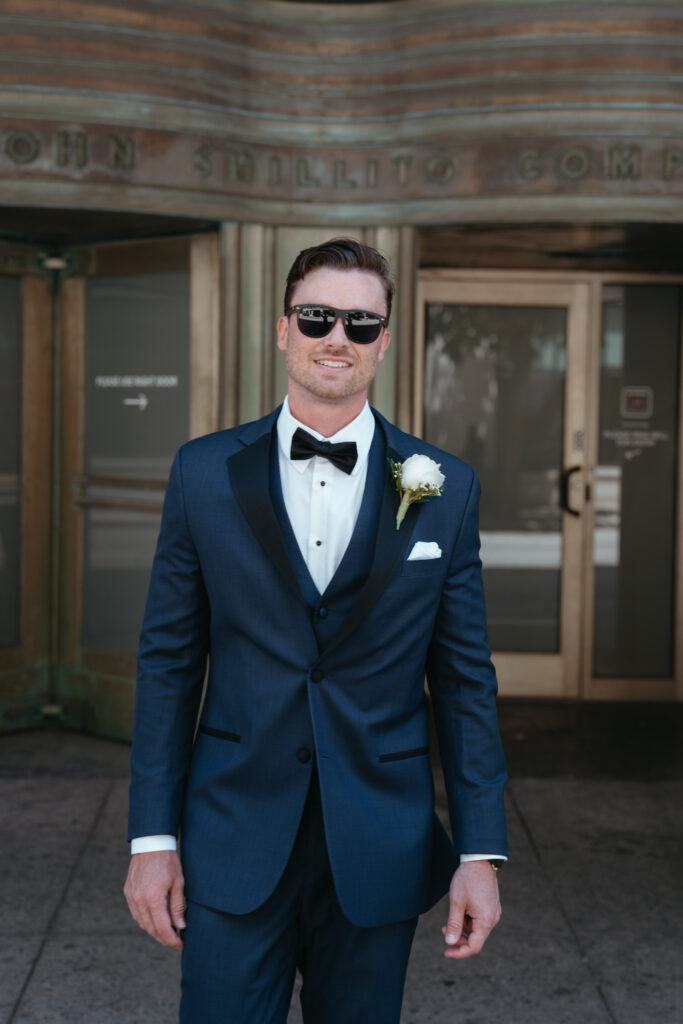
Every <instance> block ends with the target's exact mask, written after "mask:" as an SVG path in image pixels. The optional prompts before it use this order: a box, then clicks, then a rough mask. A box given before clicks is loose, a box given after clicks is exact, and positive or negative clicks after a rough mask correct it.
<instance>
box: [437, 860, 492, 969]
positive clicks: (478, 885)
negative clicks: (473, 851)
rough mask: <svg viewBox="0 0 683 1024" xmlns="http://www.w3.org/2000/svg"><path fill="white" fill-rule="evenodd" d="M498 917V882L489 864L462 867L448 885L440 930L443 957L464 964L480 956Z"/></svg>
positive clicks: (467, 862) (471, 863) (485, 861)
mask: <svg viewBox="0 0 683 1024" xmlns="http://www.w3.org/2000/svg"><path fill="white" fill-rule="evenodd" d="M500 915H501V908H500V898H499V896H498V879H497V877H496V872H495V871H494V870H493V868H492V867H491V865H490V864H489V862H488V861H487V860H471V861H466V862H465V863H464V864H461V865H460V867H459V868H458V870H457V871H456V872H455V874H454V875H453V880H452V882H451V888H450V911H449V914H448V924H447V925H446V926H445V928H442V929H441V931H442V932H443V934H444V937H445V939H446V949H445V950H444V956H447V957H449V958H450V959H451V960H464V959H465V957H468V956H474V954H475V953H480V952H481V949H482V947H483V945H484V943H485V942H486V940H487V938H488V937H489V934H490V932H491V931H493V929H494V928H495V926H496V925H497V924H498V922H499V921H500Z"/></svg>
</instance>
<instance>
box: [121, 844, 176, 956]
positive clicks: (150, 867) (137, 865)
mask: <svg viewBox="0 0 683 1024" xmlns="http://www.w3.org/2000/svg"><path fill="white" fill-rule="evenodd" d="M184 887H185V879H184V878H183V869H182V867H181V864H180V857H179V856H178V854H177V853H176V852H175V851H174V850H159V851H158V852H156V853H134V854H133V856H132V857H131V858H130V867H129V868H128V877H127V878H126V884H125V885H124V887H123V894H124V896H125V897H126V902H127V903H128V909H129V910H130V912H131V914H132V915H133V917H134V919H135V920H136V921H137V923H138V924H139V925H140V927H141V928H142V929H143V930H144V931H146V932H147V933H148V934H149V935H151V936H152V938H153V939H156V940H157V942H160V943H161V945H162V946H173V947H174V948H175V949H182V948H183V941H182V939H181V938H180V936H179V935H178V934H177V933H176V932H175V931H174V930H173V929H174V928H177V929H178V930H181V929H182V928H184V927H185V918H184V916H183V915H184V912H185V896H184Z"/></svg>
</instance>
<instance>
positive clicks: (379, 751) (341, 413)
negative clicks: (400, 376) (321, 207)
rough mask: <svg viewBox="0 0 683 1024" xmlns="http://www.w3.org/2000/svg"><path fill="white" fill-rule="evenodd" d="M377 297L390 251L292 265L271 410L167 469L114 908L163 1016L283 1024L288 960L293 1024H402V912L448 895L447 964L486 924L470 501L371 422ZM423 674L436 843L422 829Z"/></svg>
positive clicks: (412, 449) (490, 688) (489, 817)
mask: <svg viewBox="0 0 683 1024" xmlns="http://www.w3.org/2000/svg"><path fill="white" fill-rule="evenodd" d="M392 293H393V286H392V283H391V281H390V278H389V275H388V267H387V264H386V261H385V260H384V259H383V257H382V256H381V255H380V254H379V253H377V252H376V251H375V250H373V249H370V248H368V247H366V246H362V245H360V244H359V243H357V242H355V241H353V240H350V239H333V240H332V241H330V242H327V243H325V244H323V245H321V246H315V247H313V248H312V249H308V250H304V252H302V253H300V255H299V256H298V257H297V260H296V261H295V263H294V265H293V267H292V269H291V270H290V273H289V276H288V280H287V289H286V293H285V303H284V314H283V316H281V317H280V319H279V321H278V327H277V331H278V347H279V348H280V349H281V350H282V351H283V352H284V354H285V364H286V369H287V377H288V394H287V398H286V400H285V402H284V404H283V406H282V407H281V408H280V409H276V410H275V412H273V413H271V414H270V415H269V416H266V417H264V418H263V419H261V420H259V421H257V422H255V423H249V424H247V425H246V426H242V427H237V428H235V429H233V430H227V431H221V432H219V433H216V434H211V435H209V436H207V437H203V438H199V439H197V440H194V441H191V442H189V443H188V444H186V445H184V446H183V447H182V448H181V449H180V451H179V452H178V454H177V456H176V458H175V460H174V463H173V467H172V470H171V475H170V479H169V485H168V490H167V495H166V500H165V503H164V515H163V521H162V527H161V533H160V537H159V543H158V547H157V553H156V557H155V561H154V567H153V570H152V577H151V582H150V590H149V597H148V602H147V608H146V611H145V618H144V623H143V629H142V635H141V640H140V649H139V657H138V662H139V674H138V690H137V698H136V712H135V728H134V737H133V751H132V782H131V810H130V828H129V837H130V838H131V840H132V841H133V844H132V857H131V864H130V870H129V874H128V879H127V882H126V887H125V893H126V898H127V900H128V903H129V906H130V909H131V912H132V914H133V916H134V918H135V920H136V921H137V922H138V924H139V925H140V926H141V927H142V928H144V929H145V930H146V931H148V932H149V933H150V934H151V935H153V936H154V937H155V938H156V939H157V940H158V941H159V942H161V943H162V944H164V945H168V946H175V947H176V948H181V947H184V948H183V995H182V1001H181V1010H180V1019H181V1021H182V1022H184V1024H242V1022H243V1024H277V1022H284V1021H285V1020H286V1017H287V1010H288V1006H289V1002H290V998H291V992H292V985H293V981H294V976H295V971H296V968H297V967H298V968H299V969H300V971H301V973H302V976H303V986H302V992H301V1001H302V1010H303V1014H304V1018H305V1020H306V1021H307V1024H337V1022H338V1024H397V1022H398V1020H399V1017H400V1007H401V1000H402V993H403V984H404V977H405V970H406V965H407V960H408V954H409V950H410V945H411V942H412V938H413V933H414V930H415V925H416V922H417V917H418V915H419V914H420V913H422V912H423V911H424V910H426V909H428V908H429V907H430V906H431V905H432V904H433V903H434V902H436V900H437V899H439V898H440V897H441V896H442V895H443V894H444V893H445V892H446V891H448V890H449V886H450V913H449V916H448V921H447V923H446V925H445V926H444V928H443V932H444V938H445V943H446V948H445V955H446V956H447V957H450V958H452V959H462V958H464V957H467V956H470V955H472V954H474V953H478V952H479V951H480V949H481V947H482V945H483V944H484V941H485V940H486V937H487V935H488V934H489V932H490V930H491V928H492V927H493V926H494V925H495V924H496V922H497V920H498V918H499V916H500V905H499V901H498V887H497V878H496V864H495V862H496V860H497V861H498V862H500V861H502V860H504V859H505V857H506V854H507V847H506V841H505V822H504V812H503V787H504V783H505V765H504V760H503V755H502V750H501V745H500V738H499V735H498V729H497V723H496V712H495V704H494V702H495V693H496V680H495V673H494V670H493V667H492V665H491V661H490V656H489V648H488V641H487V636H486V624H485V611H484V598H483V592H482V584H481V566H480V562H479V556H478V548H479V539H478V528H477V508H478V495H479V488H478V483H477V480H476V477H475V474H474V473H473V471H472V470H471V469H470V468H469V467H468V466H466V465H465V464H464V463H462V462H461V461H460V460H459V459H457V458H455V457H454V456H451V455H448V454H446V453H444V452H440V451H438V450H437V449H435V448H433V447H431V446H430V445H427V444H425V443H424V442H423V441H421V440H419V439H417V438H413V437H410V436H408V435H406V434H404V433H402V432H401V431H399V430H398V429H397V428H396V427H394V426H392V425H391V424H389V423H388V422H387V421H386V420H385V419H384V418H383V417H381V416H380V415H379V414H378V413H375V412H373V411H372V410H371V409H370V407H369V406H368V404H367V393H368V388H369V385H370V383H371V381H372V379H373V377H374V375H375V371H376V369H377V365H378V363H379V362H381V361H382V359H383V357H384V353H385V352H386V349H387V346H388V345H389V341H390V332H389V329H388V326H387V325H388V320H389V314H390V312H391V299H392ZM413 454H419V455H424V456H428V457H429V458H431V459H434V460H436V462H437V463H440V465H441V473H442V474H443V476H444V477H445V482H444V484H443V493H441V494H439V493H438V487H433V488H432V491H431V493H432V496H431V497H428V498H426V499H425V500H424V501H422V502H419V503H413V504H411V505H410V506H409V507H408V509H407V512H406V515H405V519H404V520H403V522H402V523H401V525H400V527H399V528H398V529H397V513H398V508H399V502H400V495H399V493H398V492H397V489H396V484H397V482H398V481H397V480H396V479H395V474H394V471H393V467H395V466H400V465H402V464H403V463H404V462H405V461H406V460H407V459H408V458H409V457H410V456H411V455H413ZM427 462H428V460H427ZM433 468H434V467H433ZM439 479H440V477H439V474H438V470H437V476H436V480H437V483H438V481H439ZM407 503H408V498H406V502H405V503H404V508H405V504H407ZM425 555H426V556H427V557H424V556H425ZM208 656H210V673H209V679H208V683H207V689H206V696H205V700H204V703H203V706H202V707H201V712H200V701H201V694H202V684H203V679H204V673H205V666H206V662H207V657H208ZM425 672H426V674H427V678H428V681H429V685H430V690H431V696H432V703H433V708H434V715H435V722H436V727H437V733H438V737H439V746H440V752H441V760H442V764H443V769H444V776H445V780H446V788H447V793H448V800H449V812H450V819H451V825H452V832H453V844H451V842H450V841H449V839H448V837H447V835H446V833H445V831H444V830H443V828H442V827H441V825H440V824H439V822H438V820H437V818H436V816H435V814H434V797H433V783H432V775H431V769H430V763H429V747H428V744H429V739H428V737H429V726H428V706H427V700H426V697H425V693H424V685H423V682H424V676H425ZM198 714H199V725H198V727H197V732H196V739H195V742H194V744H193V736H194V734H195V723H196V719H197V715H198ZM179 833H180V834H181V835H182V867H181V860H180V859H179V856H178V854H177V852H175V844H176V837H177V836H178V834H179ZM459 861H460V863H459ZM458 864H459V866H458ZM185 902H187V907H186V908H185ZM181 932H182V936H183V937H182V939H181V937H180V933H181Z"/></svg>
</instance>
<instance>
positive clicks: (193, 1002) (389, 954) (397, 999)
mask: <svg viewBox="0 0 683 1024" xmlns="http://www.w3.org/2000/svg"><path fill="white" fill-rule="evenodd" d="M226 870H228V871H229V870H230V862H229V851H226ZM186 920H187V928H186V929H185V932H184V943H185V948H184V950H183V954H182V973H183V979H182V999H181V1004H180V1024H285V1022H286V1020H287V1013H288V1010H289V1005H290V1001H291V997H292V989H293V986H294V978H295V974H296V969H297V968H298V969H299V970H300V972H301V975H302V979H303V985H302V988H301V1007H302V1013H303V1017H304V1020H305V1021H306V1024H399V1020H400V1016H401V1002H402V999H403V986H404V982H405V973H406V967H407V965H408V956H409V954H410V946H411V943H412V941H413V935H414V933H415V926H416V925H417V918H412V919H411V920H409V921H399V922H398V923H396V924H390V925H385V926H382V927H379V928H359V927H357V926H356V925H354V924H351V922H350V921H348V919H347V918H346V917H345V916H344V914H343V912H342V909H341V907H340V906H339V901H338V900H337V896H336V893H335V890H334V883H333V880H332V873H331V870H330V863H329V859H328V856H327V846H326V843H325V832H324V827H323V818H322V808H321V804H320V789H319V786H318V778H317V772H316V771H315V769H314V771H313V774H312V778H311V785H310V788H309V792H308V797H307V800H306V806H305V809H304V813H303V815H302V819H301V824H300V826H299V832H298V835H297V838H296V842H295V844H294V847H293V850H292V854H291V856H290V859H289V862H288V864H287V867H286V869H285V871H284V874H283V876H282V878H281V879H280V881H279V883H278V885H277V886H276V888H275V891H274V892H273V894H272V895H271V896H270V897H269V899H268V900H266V902H265V903H264V904H263V905H262V906H261V907H259V908H258V909H257V910H255V911H253V912H252V913H250V914H224V913H222V912H220V911H217V910H213V909H210V908H209V907H204V906H202V905H200V904H198V903H192V902H191V901H188V906H187V914H186Z"/></svg>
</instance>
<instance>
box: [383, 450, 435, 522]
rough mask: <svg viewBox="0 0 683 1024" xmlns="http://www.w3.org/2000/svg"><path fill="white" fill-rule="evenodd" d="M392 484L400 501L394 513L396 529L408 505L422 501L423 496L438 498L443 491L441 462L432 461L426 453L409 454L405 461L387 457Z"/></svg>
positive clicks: (403, 517)
mask: <svg viewBox="0 0 683 1024" xmlns="http://www.w3.org/2000/svg"><path fill="white" fill-rule="evenodd" d="M389 465H390V466H391V475H392V477H393V478H394V486H395V487H396V490H397V491H398V493H399V497H400V499H401V503H400V505H399V506H398V512H397V513H396V529H397V530H398V528H399V527H400V525H401V523H402V522H403V520H404V519H405V516H406V512H407V511H408V507H409V505H412V504H413V503H414V502H418V501H424V500H425V498H438V497H439V495H440V494H441V493H442V492H443V482H444V480H445V479H446V477H445V476H444V475H443V473H442V472H441V463H440V462H434V459H430V458H429V456H427V455H411V456H410V458H409V459H406V461H405V462H394V461H393V459H389Z"/></svg>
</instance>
